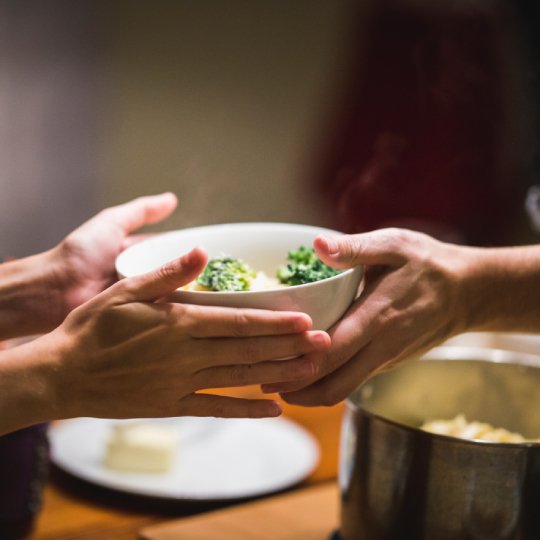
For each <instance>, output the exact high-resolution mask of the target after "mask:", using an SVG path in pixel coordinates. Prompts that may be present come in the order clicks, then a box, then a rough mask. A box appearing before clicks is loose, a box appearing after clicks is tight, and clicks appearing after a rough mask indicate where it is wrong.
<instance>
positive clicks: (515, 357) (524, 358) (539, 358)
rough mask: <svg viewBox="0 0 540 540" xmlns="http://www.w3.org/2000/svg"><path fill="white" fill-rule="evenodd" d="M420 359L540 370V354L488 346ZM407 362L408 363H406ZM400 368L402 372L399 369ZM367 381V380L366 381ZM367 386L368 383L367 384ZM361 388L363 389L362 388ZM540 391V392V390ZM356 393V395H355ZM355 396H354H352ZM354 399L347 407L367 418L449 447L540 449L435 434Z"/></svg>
mask: <svg viewBox="0 0 540 540" xmlns="http://www.w3.org/2000/svg"><path fill="white" fill-rule="evenodd" d="M412 359H416V360H457V361H459V360H464V361H471V360H472V361H479V362H493V363H497V364H517V365H521V366H527V367H532V368H536V369H540V355H536V354H530V353H521V352H514V351H505V350H502V349H489V348H486V347H462V346H446V347H445V346H442V347H435V348H433V349H431V350H430V351H429V352H427V353H425V354H424V355H422V356H420V357H418V358H411V360H412ZM406 362H407V360H406ZM396 369H399V367H398V368H396ZM366 382H367V381H366ZM364 384H365V383H364ZM362 386H363V385H361V386H360V387H359V388H361V387H362ZM539 391H540V389H539ZM354 393H356V392H354ZM352 395H353V394H351V396H352ZM351 396H349V397H348V398H347V399H346V401H345V405H346V407H348V408H349V409H351V410H352V411H353V412H357V411H361V412H362V413H363V414H364V415H366V416H368V417H370V418H373V419H377V420H380V421H382V422H385V423H387V424H390V425H392V426H395V427H397V428H400V429H402V430H404V431H406V432H411V433H413V434H414V435H415V436H419V437H427V438H430V439H433V438H435V439H441V440H443V441H445V442H446V443H448V444H455V445H462V444H464V445H469V446H477V447H479V445H487V446H489V447H498V448H508V449H510V450H516V449H518V448H524V449H526V448H539V447H540V441H538V442H533V441H527V442H522V443H515V442H498V441H484V440H478V439H462V438H460V437H453V436H451V435H441V434H439V433H432V432H430V431H424V430H423V429H420V428H419V427H413V426H408V425H406V424H402V423H401V422H396V421H395V420H390V419H389V418H386V417H384V416H382V415H380V414H376V413H373V412H371V411H368V410H367V409H366V408H364V407H362V406H361V405H359V404H358V403H355V402H354V401H353V400H352V398H351Z"/></svg>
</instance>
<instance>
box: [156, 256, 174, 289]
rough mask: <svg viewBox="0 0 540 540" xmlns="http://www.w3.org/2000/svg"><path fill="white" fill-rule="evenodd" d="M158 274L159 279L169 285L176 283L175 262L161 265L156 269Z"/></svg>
mask: <svg viewBox="0 0 540 540" xmlns="http://www.w3.org/2000/svg"><path fill="white" fill-rule="evenodd" d="M156 275H157V278H158V279H159V281H163V282H165V283H167V284H169V285H176V281H177V279H176V265H175V264H174V262H169V263H166V264H164V265H163V266H160V267H159V268H158V269H157V270H156Z"/></svg>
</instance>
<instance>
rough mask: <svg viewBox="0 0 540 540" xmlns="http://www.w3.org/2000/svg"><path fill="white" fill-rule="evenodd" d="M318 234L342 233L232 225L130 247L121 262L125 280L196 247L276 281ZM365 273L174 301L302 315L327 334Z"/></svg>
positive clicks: (183, 294) (177, 296)
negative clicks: (278, 272)
mask: <svg viewBox="0 0 540 540" xmlns="http://www.w3.org/2000/svg"><path fill="white" fill-rule="evenodd" d="M319 234H331V235H336V234H341V233H339V232H337V231H332V230H330V229H323V228H320V227H311V226H307V225H292V224H286V223H233V224H227V225H210V226H207V227H195V228H191V229H183V230H180V231H173V232H169V233H165V234H162V235H159V236H155V237H153V238H151V239H149V240H145V241H143V242H140V243H138V244H135V245H133V246H131V247H130V248H128V249H126V250H125V251H124V252H123V253H121V254H120V256H119V257H118V259H117V260H116V270H117V272H118V275H119V276H120V277H131V276H134V275H138V274H143V273H145V272H149V271H150V270H153V269H155V268H157V267H159V266H161V265H162V264H164V263H166V262H168V261H171V260H173V259H175V258H177V257H180V256H181V255H184V254H185V253H188V252H189V251H190V250H192V249H193V248H194V247H196V246H203V247H204V248H205V249H206V250H207V251H208V255H209V257H210V258H213V257H216V256H218V255H220V254H223V253H225V254H227V255H230V256H232V257H234V258H238V259H242V260H243V261H244V262H246V263H247V264H249V266H251V268H253V269H254V270H255V271H260V270H262V271H263V272H265V273H266V274H267V275H268V276H275V275H276V269H277V267H278V266H280V265H282V264H287V254H288V252H289V251H291V250H296V249H298V248H299V247H300V246H306V247H307V246H311V245H313V240H314V239H315V237H316V236H318V235H319ZM363 274H364V269H363V267H362V266H358V267H356V268H353V269H351V270H347V271H345V272H343V273H341V274H339V275H337V276H334V277H331V278H328V279H324V280H321V281H317V282H314V283H307V284H305V285H294V286H291V287H285V288H280V289H270V290H263V291H239V292H230V291H226V292H221V291H217V292H214V291H184V290H178V291H176V292H175V293H173V294H172V295H171V297H170V300H172V301H176V302H181V303H185V304H198V305H205V306H225V307H238V308H255V309H271V310H275V311H301V312H304V313H307V314H308V315H309V316H310V317H311V319H312V321H313V330H328V328H330V327H331V326H332V325H334V324H335V323H336V322H337V321H338V320H339V319H340V318H341V317H342V316H343V314H344V313H345V311H346V310H347V308H348V307H349V306H350V305H351V303H352V301H353V300H354V299H355V297H356V295H357V293H358V289H359V286H360V283H361V281H362V277H363Z"/></svg>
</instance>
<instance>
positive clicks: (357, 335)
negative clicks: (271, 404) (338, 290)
mask: <svg viewBox="0 0 540 540" xmlns="http://www.w3.org/2000/svg"><path fill="white" fill-rule="evenodd" d="M366 304H367V305H366ZM373 309H374V308H373V306H370V302H369V300H368V301H366V299H364V298H363V297H360V298H359V299H358V300H356V301H355V302H354V304H353V305H352V306H351V307H350V308H349V310H348V311H347V313H346V314H345V315H344V317H343V319H342V320H341V321H339V322H338V323H337V324H336V325H335V326H334V327H332V328H331V329H330V330H329V332H328V333H329V335H330V338H331V345H330V347H329V348H327V349H326V350H322V351H320V352H318V353H314V355H313V356H314V358H315V361H316V362H317V364H318V365H319V370H318V372H317V374H316V375H314V376H313V377H312V378H311V379H306V380H301V381H288V382H285V383H279V384H271V385H263V386H262V387H261V390H262V391H263V392H264V393H265V394H274V393H281V392H294V391H298V390H301V389H302V388H304V387H306V386H309V385H311V384H313V383H314V382H315V381H316V380H317V379H321V378H322V377H324V376H325V375H327V374H329V373H331V372H333V371H335V370H336V369H339V368H340V367H341V366H342V365H343V364H345V363H346V362H348V361H349V359H350V358H351V357H352V356H353V355H354V354H355V353H356V352H357V351H359V350H361V349H362V348H364V347H365V346H366V345H367V344H368V343H369V342H370V340H371V339H372V336H373V333H374V321H373V320H372V319H368V317H367V314H369V313H372V311H373Z"/></svg>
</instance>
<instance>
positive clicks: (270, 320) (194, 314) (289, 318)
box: [182, 305, 311, 338]
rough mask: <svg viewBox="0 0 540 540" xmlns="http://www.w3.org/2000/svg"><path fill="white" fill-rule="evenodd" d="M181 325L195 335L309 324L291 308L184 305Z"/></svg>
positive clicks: (264, 332) (291, 329)
mask: <svg viewBox="0 0 540 540" xmlns="http://www.w3.org/2000/svg"><path fill="white" fill-rule="evenodd" d="M182 311H183V315H182V317H183V319H182V325H183V327H184V328H185V329H186V331H187V332H188V333H189V335H190V336H191V337H194V338H215V337H250V336H277V335H282V334H297V333H300V332H306V331H308V330H309V329H310V328H311V318H310V317H309V316H308V315H306V314H305V313H299V312H294V311H269V310H261V309H237V308H224V307H208V306H196V305H184V306H183V307H182Z"/></svg>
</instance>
